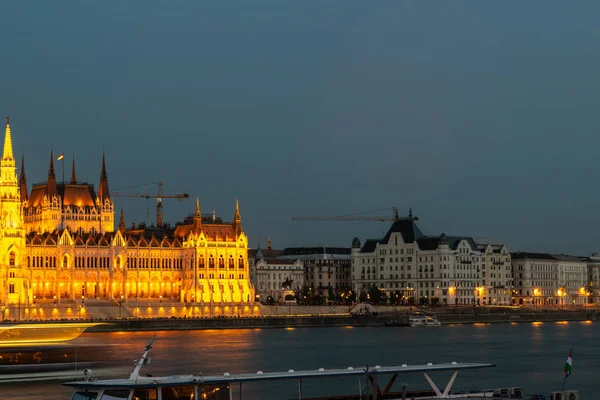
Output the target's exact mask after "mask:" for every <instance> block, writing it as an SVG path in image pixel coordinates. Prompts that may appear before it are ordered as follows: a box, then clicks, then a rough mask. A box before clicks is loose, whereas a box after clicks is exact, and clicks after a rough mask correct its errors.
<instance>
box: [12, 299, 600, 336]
mask: <svg viewBox="0 0 600 400" xmlns="http://www.w3.org/2000/svg"><path fill="white" fill-rule="evenodd" d="M370 309H371V311H370V312H368V313H360V314H356V313H354V312H351V311H353V309H352V307H349V306H347V305H337V306H293V305H270V306H267V305H262V304H258V303H257V304H248V305H225V306H222V305H220V306H213V307H210V306H206V305H190V304H181V303H167V302H165V303H162V302H147V303H138V304H137V305H135V304H133V305H129V304H119V303H116V302H96V303H94V302H88V303H84V304H71V303H67V304H37V305H36V307H35V308H33V307H31V308H25V307H22V309H21V310H19V309H15V308H14V307H13V308H11V309H5V310H4V318H3V319H2V323H3V324H15V323H45V322H53V323H56V322H76V321H88V322H105V323H106V324H102V325H99V326H96V327H94V328H92V329H90V331H124V330H125V331H126V330H133V331H145V330H194V329H228V328H229V329H230V328H270V327H272V328H291V327H334V326H384V325H386V323H388V322H389V321H392V320H393V321H394V324H395V325H400V326H403V325H408V315H409V314H410V313H411V312H415V311H418V310H423V309H422V308H418V307H414V306H412V307H411V306H375V307H371V308H370ZM425 310H426V311H432V312H435V313H436V314H437V316H438V318H439V320H440V321H441V322H442V323H443V324H471V323H519V322H552V321H596V320H597V319H598V315H600V312H599V310H597V309H596V308H582V307H573V308H525V307H489V308H488V307H436V308H433V309H425ZM7 311H8V312H7Z"/></svg>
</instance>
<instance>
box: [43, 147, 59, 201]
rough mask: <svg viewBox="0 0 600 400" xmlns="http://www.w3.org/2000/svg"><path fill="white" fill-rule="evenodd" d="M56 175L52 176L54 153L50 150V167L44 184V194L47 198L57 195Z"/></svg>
mask: <svg viewBox="0 0 600 400" xmlns="http://www.w3.org/2000/svg"><path fill="white" fill-rule="evenodd" d="M57 193H58V190H57V188H56V175H55V174H54V151H53V150H52V149H50V167H49V168H48V183H47V184H46V194H47V195H48V197H50V196H52V195H53V194H57Z"/></svg>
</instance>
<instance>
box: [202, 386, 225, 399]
mask: <svg viewBox="0 0 600 400" xmlns="http://www.w3.org/2000/svg"><path fill="white" fill-rule="evenodd" d="M200 398H201V399H203V400H229V386H228V385H226V384H224V385H204V386H202V394H201V395H200Z"/></svg>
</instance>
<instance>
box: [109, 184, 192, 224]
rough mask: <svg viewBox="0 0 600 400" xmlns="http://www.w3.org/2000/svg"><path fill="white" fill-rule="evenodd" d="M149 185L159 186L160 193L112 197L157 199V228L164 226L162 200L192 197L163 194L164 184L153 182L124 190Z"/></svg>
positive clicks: (119, 194)
mask: <svg viewBox="0 0 600 400" xmlns="http://www.w3.org/2000/svg"><path fill="white" fill-rule="evenodd" d="M148 185H158V192H157V193H156V194H150V193H131V192H113V193H112V196H113V197H136V198H143V199H156V226H161V225H162V224H163V206H162V199H177V200H183V199H189V198H190V195H189V194H187V193H181V194H172V195H169V194H166V195H165V194H163V192H162V185H163V183H162V182H152V183H145V184H141V185H134V186H128V187H125V188H122V189H128V188H136V187H140V186H148Z"/></svg>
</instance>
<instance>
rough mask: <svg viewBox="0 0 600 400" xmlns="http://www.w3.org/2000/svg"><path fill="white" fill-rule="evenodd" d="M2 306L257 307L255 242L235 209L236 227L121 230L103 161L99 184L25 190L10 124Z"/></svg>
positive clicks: (211, 224)
mask: <svg viewBox="0 0 600 400" xmlns="http://www.w3.org/2000/svg"><path fill="white" fill-rule="evenodd" d="M0 247H1V252H0V305H2V304H4V305H8V304H25V305H27V304H33V303H35V302H36V300H37V301H39V302H43V301H55V302H60V301H61V300H62V301H66V300H71V301H73V300H85V299H86V298H87V299H90V298H93V299H106V300H111V299H119V300H127V299H146V300H148V299H157V300H158V299H161V300H165V301H167V300H171V301H177V302H196V303H202V304H207V305H208V304H213V303H218V304H227V303H250V302H253V301H254V288H253V287H252V285H251V284H250V280H249V271H248V238H247V236H246V234H245V233H244V231H243V229H242V218H241V215H240V211H239V206H238V204H237V202H236V207H235V213H234V218H233V221H232V222H223V221H222V220H221V219H220V218H216V217H215V216H211V217H206V216H202V214H201V213H200V205H199V202H198V200H196V209H195V213H194V215H193V216H190V217H188V218H186V219H185V220H184V221H183V222H182V223H178V224H176V226H175V227H174V228H171V227H170V226H165V227H159V228H154V227H152V228H147V227H145V226H143V225H142V226H138V227H130V228H129V229H127V227H126V226H125V219H124V215H123V212H122V211H121V214H120V221H119V224H118V227H117V229H115V209H114V202H113V199H112V198H111V196H110V191H109V185H108V175H107V172H106V163H105V159H104V155H103V156H102V168H101V173H100V184H99V187H98V191H97V192H96V190H95V188H94V186H93V185H90V184H88V183H84V182H78V181H77V176H76V173H75V162H74V161H73V169H72V173H71V178H70V180H69V181H67V182H62V183H61V182H57V180H56V175H55V172H54V159H53V155H52V152H51V154H50V164H49V168H48V178H47V180H46V182H45V183H42V184H34V185H33V186H32V188H31V192H28V190H27V183H26V177H25V165H24V159H23V158H22V159H21V170H20V175H19V177H17V167H16V162H15V157H14V155H13V145H12V138H11V130H10V121H9V119H8V118H7V120H6V132H5V136H4V148H3V152H2V159H1V162H0Z"/></svg>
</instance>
